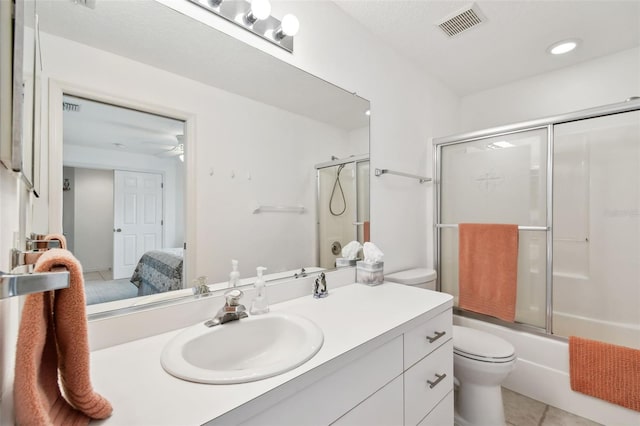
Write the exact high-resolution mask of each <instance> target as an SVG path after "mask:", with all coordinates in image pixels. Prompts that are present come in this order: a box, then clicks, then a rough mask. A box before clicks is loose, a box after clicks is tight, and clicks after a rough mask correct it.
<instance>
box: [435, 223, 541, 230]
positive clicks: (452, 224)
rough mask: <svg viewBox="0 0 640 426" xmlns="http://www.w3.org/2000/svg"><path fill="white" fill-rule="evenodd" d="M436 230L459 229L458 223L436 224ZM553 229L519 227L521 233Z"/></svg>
mask: <svg viewBox="0 0 640 426" xmlns="http://www.w3.org/2000/svg"><path fill="white" fill-rule="evenodd" d="M435 227H436V228H457V227H458V224H457V223H436V224H435ZM550 229H551V227H549V226H521V225H518V230H519V231H548V230H550Z"/></svg>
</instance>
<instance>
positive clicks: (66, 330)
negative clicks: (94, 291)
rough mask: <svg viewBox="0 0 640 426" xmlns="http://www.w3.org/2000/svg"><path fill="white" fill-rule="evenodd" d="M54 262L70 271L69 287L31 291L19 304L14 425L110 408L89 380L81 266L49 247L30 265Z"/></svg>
mask: <svg viewBox="0 0 640 426" xmlns="http://www.w3.org/2000/svg"><path fill="white" fill-rule="evenodd" d="M57 267H65V268H66V269H67V270H68V271H69V274H70V286H69V288H66V289H62V290H56V291H55V292H53V291H49V292H45V293H38V294H30V295H28V296H27V297H26V300H25V303H24V308H23V310H22V320H21V321H20V329H19V331H18V345H17V349H16V371H15V382H14V388H13V392H14V406H15V415H16V424H18V425H87V424H89V420H90V419H104V418H107V417H109V416H110V415H111V411H112V408H111V404H109V401H107V400H106V399H104V398H103V397H102V396H100V395H98V394H97V393H95V392H94V391H93V387H92V385H91V380H90V374H89V339H88V335H87V317H86V313H85V295H84V280H83V278H82V266H81V265H80V263H79V262H78V260H76V258H75V257H73V255H72V254H71V253H70V252H68V251H67V250H64V249H51V250H49V251H47V252H45V253H44V254H42V256H40V258H39V259H38V262H37V263H36V266H35V271H36V272H47V271H50V270H52V269H54V268H57ZM58 373H59V375H60V386H61V387H62V390H63V392H64V395H65V396H66V399H65V397H63V396H62V392H61V390H60V387H59V385H58Z"/></svg>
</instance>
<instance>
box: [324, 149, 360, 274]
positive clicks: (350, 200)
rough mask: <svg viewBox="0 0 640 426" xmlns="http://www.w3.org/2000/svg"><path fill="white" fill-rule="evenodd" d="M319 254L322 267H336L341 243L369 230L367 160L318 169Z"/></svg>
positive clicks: (358, 237) (345, 243)
mask: <svg viewBox="0 0 640 426" xmlns="http://www.w3.org/2000/svg"><path fill="white" fill-rule="evenodd" d="M317 211H318V256H319V265H320V267H322V268H335V266H336V258H338V257H342V247H344V246H345V245H347V244H348V243H349V242H351V241H354V240H357V241H359V242H360V243H361V244H362V243H363V242H364V241H367V240H368V234H369V161H368V160H366V161H357V162H346V163H343V164H336V165H332V166H329V167H323V168H319V169H318V207H317Z"/></svg>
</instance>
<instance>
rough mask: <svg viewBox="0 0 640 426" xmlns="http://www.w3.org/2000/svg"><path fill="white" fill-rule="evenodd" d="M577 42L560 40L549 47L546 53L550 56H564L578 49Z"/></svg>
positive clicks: (574, 40)
mask: <svg viewBox="0 0 640 426" xmlns="http://www.w3.org/2000/svg"><path fill="white" fill-rule="evenodd" d="M579 42H580V41H579V40H578V39H569V40H562V41H559V42H557V43H553V44H552V45H551V46H549V47H548V48H547V52H549V53H550V54H552V55H564V54H565V53H569V52H571V51H572V50H574V49H575V48H576V47H578V44H579Z"/></svg>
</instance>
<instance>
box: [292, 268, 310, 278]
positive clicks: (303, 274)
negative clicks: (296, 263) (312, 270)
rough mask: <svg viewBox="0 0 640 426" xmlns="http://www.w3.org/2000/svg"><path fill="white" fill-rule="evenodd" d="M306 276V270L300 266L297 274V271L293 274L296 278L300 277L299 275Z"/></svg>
mask: <svg viewBox="0 0 640 426" xmlns="http://www.w3.org/2000/svg"><path fill="white" fill-rule="evenodd" d="M306 276H307V271H305V270H304V268H302V269H301V270H300V273H299V274H297V273H296V274H293V277H294V278H296V279H298V278H301V277H306Z"/></svg>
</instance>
